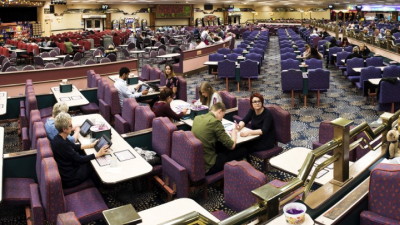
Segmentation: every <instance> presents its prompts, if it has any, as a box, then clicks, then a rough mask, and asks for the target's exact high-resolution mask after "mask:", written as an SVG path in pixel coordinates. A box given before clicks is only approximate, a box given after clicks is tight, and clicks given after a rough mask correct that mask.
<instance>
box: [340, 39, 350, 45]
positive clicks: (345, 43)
mask: <svg viewBox="0 0 400 225" xmlns="http://www.w3.org/2000/svg"><path fill="white" fill-rule="evenodd" d="M347 46H350V43H349V40H348V39H347V37H344V38H343V40H342V43H341V44H340V47H347Z"/></svg>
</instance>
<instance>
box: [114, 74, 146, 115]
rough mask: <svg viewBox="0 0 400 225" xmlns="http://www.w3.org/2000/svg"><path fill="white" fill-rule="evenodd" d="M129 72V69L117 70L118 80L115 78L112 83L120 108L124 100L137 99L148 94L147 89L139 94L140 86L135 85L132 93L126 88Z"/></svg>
mask: <svg viewBox="0 0 400 225" xmlns="http://www.w3.org/2000/svg"><path fill="white" fill-rule="evenodd" d="M130 72H131V71H130V70H129V68H127V67H122V68H121V69H120V70H119V78H117V79H116V80H115V83H114V87H115V88H116V89H117V90H118V97H119V104H120V105H121V107H122V104H123V102H124V99H125V98H139V97H140V96H142V95H147V94H148V93H149V91H148V90H147V89H146V90H143V91H141V92H140V91H139V90H140V87H141V85H140V84H138V85H136V86H135V88H134V89H133V91H131V89H129V88H128V86H127V84H126V81H127V80H128V77H129V73H130Z"/></svg>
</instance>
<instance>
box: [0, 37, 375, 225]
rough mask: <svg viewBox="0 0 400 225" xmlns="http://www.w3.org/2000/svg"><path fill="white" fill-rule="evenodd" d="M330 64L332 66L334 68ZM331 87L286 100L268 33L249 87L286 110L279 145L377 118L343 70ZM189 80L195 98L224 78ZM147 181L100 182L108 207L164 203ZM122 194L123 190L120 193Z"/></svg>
mask: <svg viewBox="0 0 400 225" xmlns="http://www.w3.org/2000/svg"><path fill="white" fill-rule="evenodd" d="M332 67H333V66H331V68H332ZM330 71H331V79H330V81H331V83H330V89H329V91H328V92H327V93H324V94H322V95H321V104H320V107H316V94H313V96H314V97H311V98H309V100H308V107H303V103H302V102H300V100H299V98H297V99H296V101H295V102H296V104H295V107H291V105H290V95H289V94H283V93H282V90H281V84H280V83H281V82H280V56H279V45H278V39H277V37H275V36H274V37H271V39H270V45H269V48H268V50H267V53H266V55H265V60H264V65H263V67H262V70H261V75H260V78H259V79H258V80H257V81H255V82H253V84H252V86H253V91H256V92H260V93H262V94H263V95H264V97H265V99H266V102H265V103H266V104H277V105H279V106H281V107H282V108H284V109H286V110H288V111H289V112H290V114H291V119H292V124H291V129H292V141H291V142H290V143H289V144H287V145H283V146H282V147H283V148H284V150H288V149H290V148H293V147H306V148H311V146H312V142H313V141H315V140H317V138H318V127H319V124H320V122H321V121H323V120H333V119H336V118H338V117H343V118H346V119H349V120H353V121H354V125H357V124H360V123H361V122H364V121H367V122H369V123H370V122H372V121H374V120H377V119H378V116H379V114H380V113H379V112H377V110H376V108H377V106H373V105H368V104H366V101H365V98H364V97H362V94H361V93H360V92H359V91H358V90H357V89H356V88H355V86H353V85H352V84H351V83H350V82H349V81H348V80H347V79H345V78H344V77H343V76H342V75H341V72H340V71H338V70H336V69H331V70H330ZM186 79H187V82H188V90H189V93H188V100H189V101H190V100H192V99H194V98H195V97H194V96H195V93H194V92H195V87H196V86H198V85H200V83H201V82H203V81H209V82H210V83H211V84H212V86H213V87H214V88H215V89H216V90H223V89H224V88H225V83H224V81H222V80H215V79H214V76H213V75H209V74H208V72H207V71H204V72H201V73H199V74H195V75H191V76H189V77H187V78H186ZM235 88H236V84H235V83H233V82H231V83H230V91H231V92H232V93H233V94H235V95H236V96H237V97H249V96H250V92H249V91H240V92H236V91H234V89H235ZM241 89H242V90H247V85H246V84H242V85H241ZM267 176H268V178H269V179H270V180H272V179H280V180H284V181H287V180H289V179H290V178H291V177H292V176H291V175H289V174H287V173H284V172H281V171H278V170H272V171H268V172H267ZM148 184H149V180H147V179H145V178H143V179H137V180H133V181H129V182H126V183H122V184H118V185H113V186H109V187H100V188H99V189H100V191H101V193H102V195H103V197H104V200H105V201H106V203H107V205H108V206H109V208H113V207H117V206H121V205H124V204H127V203H131V204H132V205H133V206H134V207H135V208H136V209H137V210H138V211H141V210H145V209H148V208H151V207H154V206H157V205H159V204H162V203H164V201H163V200H162V199H163V192H162V191H161V190H159V189H158V188H157V187H154V186H153V187H149V185H148ZM207 191H208V197H207V198H204V197H203V194H202V192H203V191H201V190H200V191H196V192H194V193H192V195H191V197H192V198H193V199H195V200H196V201H197V202H198V203H199V204H201V205H202V206H203V207H204V208H206V209H207V210H209V211H214V210H217V209H224V210H225V211H226V212H228V213H229V214H233V213H234V212H232V211H230V210H229V209H228V208H227V207H225V206H224V201H223V190H222V188H221V187H219V186H211V187H208V189H207ZM121 193H123V195H121ZM0 224H25V221H24V217H23V216H21V210H19V209H18V210H9V209H4V207H0ZM91 224H104V221H96V222H93V223H91Z"/></svg>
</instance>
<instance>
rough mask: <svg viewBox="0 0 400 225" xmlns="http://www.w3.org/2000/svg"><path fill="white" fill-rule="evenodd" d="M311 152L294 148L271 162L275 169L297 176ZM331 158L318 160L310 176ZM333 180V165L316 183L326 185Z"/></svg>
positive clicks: (317, 177)
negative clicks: (317, 167)
mask: <svg viewBox="0 0 400 225" xmlns="http://www.w3.org/2000/svg"><path fill="white" fill-rule="evenodd" d="M311 151H312V150H311V149H308V148H303V147H296V148H292V149H289V150H288V151H286V152H284V153H282V154H280V155H278V156H275V157H273V158H271V159H270V160H269V162H270V163H271V165H272V166H273V167H276V168H278V169H280V170H283V171H286V172H288V173H291V174H294V175H297V174H299V171H300V169H301V166H302V165H303V163H304V160H305V159H306V157H307V155H308V153H309V152H311ZM329 157H330V156H329V155H326V156H322V157H321V158H320V159H318V160H317V161H316V163H315V164H314V167H313V169H312V170H311V173H310V176H311V175H312V173H313V171H314V169H315V167H316V166H317V165H319V164H320V163H322V162H323V161H325V160H326V159H327V158H329ZM352 164H353V162H350V165H352ZM332 179H333V164H331V165H329V166H328V167H326V168H325V169H323V170H321V171H320V174H318V175H317V176H316V178H315V182H316V183H318V184H321V185H324V184H326V183H328V182H329V181H330V180H332Z"/></svg>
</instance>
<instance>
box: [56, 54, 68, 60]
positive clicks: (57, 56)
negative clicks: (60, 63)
mask: <svg viewBox="0 0 400 225" xmlns="http://www.w3.org/2000/svg"><path fill="white" fill-rule="evenodd" d="M66 56H67V55H56V58H61V59H63V58H65V57H66Z"/></svg>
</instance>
